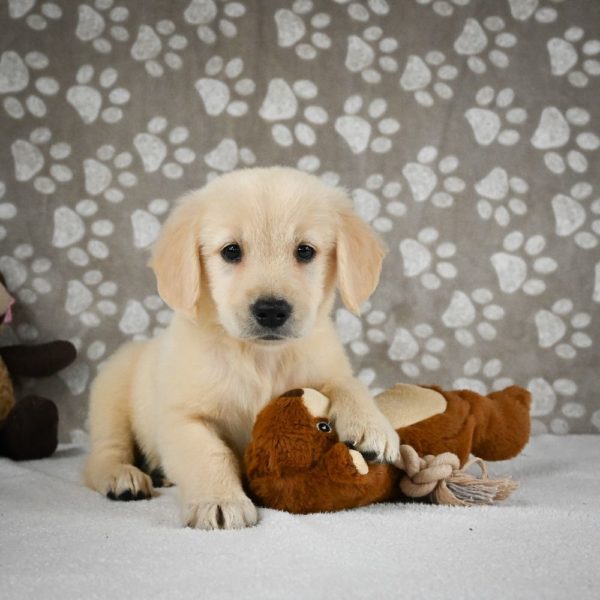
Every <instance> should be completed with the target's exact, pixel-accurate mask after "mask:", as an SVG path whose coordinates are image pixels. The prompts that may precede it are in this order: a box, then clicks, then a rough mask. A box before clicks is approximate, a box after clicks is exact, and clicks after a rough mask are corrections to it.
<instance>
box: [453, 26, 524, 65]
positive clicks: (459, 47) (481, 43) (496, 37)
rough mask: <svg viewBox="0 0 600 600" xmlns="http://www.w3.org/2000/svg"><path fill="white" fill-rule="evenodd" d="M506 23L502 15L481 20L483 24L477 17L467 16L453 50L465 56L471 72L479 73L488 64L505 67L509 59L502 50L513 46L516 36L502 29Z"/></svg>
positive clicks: (515, 42)
mask: <svg viewBox="0 0 600 600" xmlns="http://www.w3.org/2000/svg"><path fill="white" fill-rule="evenodd" d="M505 27H506V23H505V22H504V19H502V17H498V16H491V17H487V18H485V19H484V20H483V26H482V25H481V24H480V23H479V21H478V20H477V19H473V18H469V19H467V20H466V21H465V25H464V27H463V30H462V32H461V34H460V35H459V36H458V38H456V40H455V42H454V50H455V52H456V53H457V54H459V55H460V56H467V57H468V58H467V65H468V67H469V69H471V71H473V73H475V74H477V75H481V74H482V73H485V72H486V71H487V69H488V61H489V64H490V65H493V66H494V67H497V68H499V69H505V68H506V67H508V65H509V64H510V59H509V57H508V55H507V54H506V52H505V51H504V50H506V49H509V48H513V47H514V46H515V45H516V44H517V38H516V37H515V36H514V35H513V34H512V33H510V32H507V31H504V29H505Z"/></svg>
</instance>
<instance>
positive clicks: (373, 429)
mask: <svg viewBox="0 0 600 600" xmlns="http://www.w3.org/2000/svg"><path fill="white" fill-rule="evenodd" d="M335 428H336V431H337V433H338V436H339V438H340V440H343V441H345V442H349V443H350V444H351V447H352V448H353V449H355V450H358V451H359V452H360V453H361V454H362V455H363V456H364V457H365V458H367V460H378V461H384V462H388V463H391V462H394V461H395V460H396V459H397V458H398V455H399V454H400V438H399V437H398V434H397V433H396V431H395V430H394V428H393V427H392V425H391V423H390V422H389V421H388V419H387V418H386V417H385V416H384V415H383V414H381V413H380V412H379V411H374V412H370V413H364V412H363V413H358V414H352V413H350V414H346V413H345V412H344V411H342V412H340V413H339V414H337V415H335Z"/></svg>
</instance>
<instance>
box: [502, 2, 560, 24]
mask: <svg viewBox="0 0 600 600" xmlns="http://www.w3.org/2000/svg"><path fill="white" fill-rule="evenodd" d="M563 1H564V0H550V1H545V2H544V1H543V0H541V1H540V0H508V5H509V7H510V14H511V15H512V17H513V19H516V20H517V21H527V20H529V19H530V18H531V17H533V18H534V19H535V20H536V21H537V22H538V23H542V24H547V23H554V21H556V19H557V18H558V11H557V10H556V8H554V6H557V5H559V4H561V3H562V2H563ZM553 5H554V6H553Z"/></svg>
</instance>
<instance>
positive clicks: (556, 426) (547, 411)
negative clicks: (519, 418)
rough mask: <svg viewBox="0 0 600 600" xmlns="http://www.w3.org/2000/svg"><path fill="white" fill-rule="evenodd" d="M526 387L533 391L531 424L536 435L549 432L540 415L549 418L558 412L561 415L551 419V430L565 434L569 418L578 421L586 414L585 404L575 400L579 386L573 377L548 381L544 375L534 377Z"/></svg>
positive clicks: (567, 429) (567, 430)
mask: <svg viewBox="0 0 600 600" xmlns="http://www.w3.org/2000/svg"><path fill="white" fill-rule="evenodd" d="M526 387H527V389H528V390H529V391H530V392H531V416H532V422H531V426H532V433H533V434H534V435H535V434H540V433H548V427H547V425H546V424H545V423H544V422H543V421H542V420H540V417H546V418H549V417H550V416H551V415H553V414H557V413H558V414H559V415H561V416H558V417H554V418H553V419H551V421H550V423H549V425H550V431H551V432H552V433H556V434H565V433H568V432H569V420H571V421H572V420H575V421H576V420H578V419H581V418H582V417H583V416H585V414H586V408H585V406H584V405H583V404H581V403H579V402H576V401H575V395H576V394H577V391H578V386H577V384H576V383H575V382H574V381H573V380H572V379H565V378H559V379H555V380H554V381H548V380H547V379H545V378H544V377H534V378H532V379H530V380H529V382H528V383H527V386H526ZM559 399H560V400H561V402H559ZM559 404H560V412H558V408H559ZM563 417H564V418H563Z"/></svg>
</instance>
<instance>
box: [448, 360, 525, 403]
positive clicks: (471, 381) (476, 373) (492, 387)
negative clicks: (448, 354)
mask: <svg viewBox="0 0 600 600" xmlns="http://www.w3.org/2000/svg"><path fill="white" fill-rule="evenodd" d="M502 369H503V364H502V361H501V360H500V359H499V358H491V359H489V360H487V361H486V362H485V363H484V362H483V360H481V358H480V357H478V356H476V357H473V358H469V359H468V360H467V361H466V362H465V364H464V365H463V377H459V378H458V379H455V380H454V381H453V382H452V387H453V388H454V389H468V390H473V391H474V392H477V393H478V394H481V395H485V394H487V393H488V392H493V391H497V390H502V389H504V388H505V387H508V386H509V385H513V383H514V381H513V380H512V379H511V378H510V377H503V376H502Z"/></svg>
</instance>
